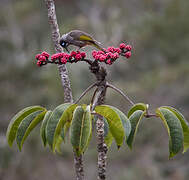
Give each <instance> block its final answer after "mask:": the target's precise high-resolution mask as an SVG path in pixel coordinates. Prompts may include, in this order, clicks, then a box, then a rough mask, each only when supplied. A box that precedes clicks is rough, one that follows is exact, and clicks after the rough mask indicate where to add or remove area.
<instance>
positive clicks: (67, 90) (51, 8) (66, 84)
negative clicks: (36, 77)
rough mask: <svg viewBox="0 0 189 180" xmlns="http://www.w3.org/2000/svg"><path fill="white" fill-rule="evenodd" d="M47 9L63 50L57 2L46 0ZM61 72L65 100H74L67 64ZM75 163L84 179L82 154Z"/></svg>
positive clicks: (79, 178) (54, 35)
mask: <svg viewBox="0 0 189 180" xmlns="http://www.w3.org/2000/svg"><path fill="white" fill-rule="evenodd" d="M45 3H46V6H47V9H48V20H49V24H50V26H51V32H52V41H53V43H54V47H55V51H56V52H57V53H58V52H62V48H61V46H60V45H59V38H60V33H59V28H58V23H57V18H56V11H55V4H54V0H45ZM58 70H59V74H60V77H61V81H62V86H63V89H64V102H65V103H66V102H73V97H72V90H71V87H70V80H69V77H68V71H67V68H66V66H65V65H58ZM74 164H75V171H76V179H77V180H83V179H84V171H83V160H82V156H79V157H77V156H76V154H75V153H74Z"/></svg>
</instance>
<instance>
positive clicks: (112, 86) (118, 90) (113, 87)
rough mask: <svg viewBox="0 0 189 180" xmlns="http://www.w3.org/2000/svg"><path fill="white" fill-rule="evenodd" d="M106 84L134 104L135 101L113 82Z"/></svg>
mask: <svg viewBox="0 0 189 180" xmlns="http://www.w3.org/2000/svg"><path fill="white" fill-rule="evenodd" d="M106 86H107V87H109V88H112V89H113V90H115V91H117V92H118V93H119V94H121V95H122V96H123V97H124V98H125V99H126V100H127V101H129V103H130V104H132V105H134V104H135V103H134V102H133V101H132V100H131V99H130V98H129V97H128V96H127V95H126V94H125V93H124V92H123V91H121V90H120V89H119V88H117V87H115V86H114V85H112V84H109V83H106Z"/></svg>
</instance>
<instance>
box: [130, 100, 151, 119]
mask: <svg viewBox="0 0 189 180" xmlns="http://www.w3.org/2000/svg"><path fill="white" fill-rule="evenodd" d="M147 109H148V104H144V103H137V104H135V105H133V107H131V109H130V110H129V112H128V118H129V117H130V116H131V115H132V114H133V113H134V112H135V111H137V110H141V111H146V110H147Z"/></svg>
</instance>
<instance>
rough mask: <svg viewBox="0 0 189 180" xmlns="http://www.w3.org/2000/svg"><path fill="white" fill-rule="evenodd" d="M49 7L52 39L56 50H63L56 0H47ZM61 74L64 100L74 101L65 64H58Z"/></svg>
mask: <svg viewBox="0 0 189 180" xmlns="http://www.w3.org/2000/svg"><path fill="white" fill-rule="evenodd" d="M45 2H46V6H47V9H48V20H49V24H50V26H51V31H52V41H53V43H54V47H55V51H56V52H57V53H58V52H62V47H61V46H60V45H59V39H60V33H59V28H58V23H57V18H56V11H55V5H54V0H45ZM58 69H59V74H60V77H61V81H62V86H63V89H64V102H73V97H72V90H71V87H70V80H69V77H68V71H67V68H66V66H65V65H58Z"/></svg>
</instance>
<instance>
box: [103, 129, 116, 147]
mask: <svg viewBox="0 0 189 180" xmlns="http://www.w3.org/2000/svg"><path fill="white" fill-rule="evenodd" d="M113 139H114V138H113V136H112V134H111V132H110V131H108V134H107V135H106V136H105V137H104V141H105V143H106V145H107V147H108V148H109V147H110V146H111V145H112V142H113Z"/></svg>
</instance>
